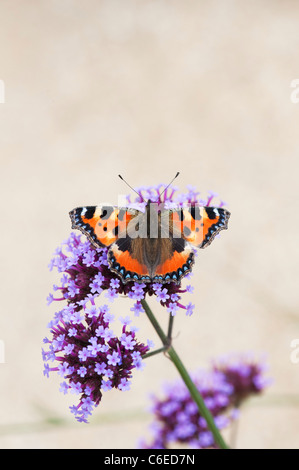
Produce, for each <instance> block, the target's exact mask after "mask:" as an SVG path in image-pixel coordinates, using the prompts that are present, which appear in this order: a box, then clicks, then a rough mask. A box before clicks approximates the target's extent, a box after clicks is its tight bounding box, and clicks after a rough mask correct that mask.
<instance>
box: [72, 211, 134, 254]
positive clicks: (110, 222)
mask: <svg viewBox="0 0 299 470" xmlns="http://www.w3.org/2000/svg"><path fill="white" fill-rule="evenodd" d="M138 213H139V211H138V210H136V209H128V208H121V207H116V206H108V205H107V206H106V205H105V206H104V205H103V206H86V207H77V208H75V209H73V210H72V211H70V213H69V215H70V218H71V221H72V228H74V229H78V230H81V232H82V233H84V235H86V236H87V238H88V239H89V241H90V242H91V243H92V245H93V246H95V247H103V246H106V247H108V246H110V245H111V244H112V243H114V242H115V241H116V240H117V239H118V238H119V237H121V236H122V234H123V233H125V232H126V228H127V225H128V223H129V222H130V220H132V219H133V218H134V217H136V215H137V214H138Z"/></svg>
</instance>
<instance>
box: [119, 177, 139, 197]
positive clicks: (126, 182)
mask: <svg viewBox="0 0 299 470" xmlns="http://www.w3.org/2000/svg"><path fill="white" fill-rule="evenodd" d="M118 177H119V178H120V179H121V180H122V181H123V182H124V183H126V185H127V186H129V188H131V189H132V191H134V192H135V193H136V194H138V196H139V197H141V198H142V200H143V202H145V200H144V199H143V197H142V194H139V193H138V191H136V189H134V188H132V186H130V185H129V183H127V182H126V180H124V179H123V177H122V176H121V175H118Z"/></svg>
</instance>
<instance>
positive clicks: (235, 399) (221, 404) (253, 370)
mask: <svg viewBox="0 0 299 470" xmlns="http://www.w3.org/2000/svg"><path fill="white" fill-rule="evenodd" d="M265 369H266V367H265V364H263V363H258V362H256V361H254V360H253V359H252V358H251V357H250V356H248V355H246V356H244V358H241V359H240V358H239V357H236V356H233V355H231V356H230V358H229V363H227V364H225V362H224V361H223V360H221V365H220V366H218V365H217V366H216V365H215V364H214V365H213V367H212V370H210V371H203V370H201V371H198V372H196V373H194V374H192V375H191V377H192V380H193V381H194V383H195V385H196V386H197V388H198V390H199V392H200V394H201V396H202V397H203V399H204V402H205V405H206V407H207V408H208V409H209V411H210V413H211V414H212V416H213V417H214V421H215V424H216V426H217V427H218V428H219V429H223V428H224V427H227V426H228V425H229V423H230V422H231V421H233V420H234V419H236V418H237V417H238V415H239V410H238V407H239V405H240V404H241V403H242V402H243V400H244V399H245V398H247V397H248V396H250V395H253V394H256V393H260V392H262V391H263V390H264V388H265V387H266V386H267V385H269V383H271V380H270V379H268V378H265V377H264V375H263V373H264V371H265ZM164 395H165V396H164V398H162V399H161V398H157V397H155V396H153V397H152V400H153V406H152V409H151V411H152V412H153V414H154V419H155V421H154V423H153V424H152V425H151V429H152V431H153V432H154V438H153V441H152V442H151V444H149V445H148V444H146V443H145V442H144V441H142V442H141V443H140V446H141V447H143V448H150V449H155V448H156V449H167V448H168V447H169V446H171V445H173V444H174V443H180V444H187V445H188V446H191V447H194V448H200V449H206V448H212V449H213V448H214V449H215V448H217V444H216V443H215V441H214V438H213V434H212V433H211V431H210V430H209V429H208V426H207V422H206V420H205V419H204V418H203V417H202V416H201V415H200V414H199V411H198V408H197V405H196V404H195V402H194V401H193V399H192V398H191V395H190V393H189V391H188V389H187V387H186V386H185V384H184V382H183V381H182V380H177V381H176V382H174V383H171V384H167V385H166V386H165V387H164Z"/></svg>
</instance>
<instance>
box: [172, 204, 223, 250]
mask: <svg viewBox="0 0 299 470" xmlns="http://www.w3.org/2000/svg"><path fill="white" fill-rule="evenodd" d="M229 217H230V213H229V212H228V211H227V210H226V209H224V208H223V207H209V206H200V205H198V204H192V205H189V206H187V207H182V208H179V209H176V210H171V211H170V225H172V226H173V232H174V236H176V237H182V238H183V239H184V240H186V241H187V242H189V243H191V244H192V245H195V246H197V247H199V248H205V247H207V246H208V245H210V243H211V242H212V241H213V239H214V238H215V236H216V235H217V234H218V233H219V232H220V230H225V229H227V224H228V220H229Z"/></svg>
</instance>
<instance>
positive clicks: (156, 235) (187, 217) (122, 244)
mask: <svg viewBox="0 0 299 470" xmlns="http://www.w3.org/2000/svg"><path fill="white" fill-rule="evenodd" d="M229 216H230V213H229V212H228V211H227V210H226V209H223V208H213V207H204V206H200V205H198V204H189V205H186V206H183V207H177V208H175V209H166V208H165V206H164V204H158V203H154V202H151V201H148V202H147V204H146V206H145V208H144V211H142V210H137V209H130V208H119V207H115V206H87V207H78V208H76V209H73V210H72V211H71V212H70V217H71V220H72V228H75V229H79V230H81V231H82V232H83V233H84V234H85V235H86V236H87V237H88V239H89V240H90V241H91V243H92V244H93V245H94V246H95V247H107V248H108V262H109V267H110V269H111V271H113V272H115V273H116V274H117V275H118V276H119V277H120V278H121V280H122V282H123V283H124V284H125V283H127V282H130V281H135V282H160V283H167V282H175V283H180V282H181V279H182V277H184V276H185V275H186V274H188V273H189V272H190V271H191V269H192V266H193V264H194V250H193V246H196V247H199V248H205V246H208V245H209V244H210V243H211V241H212V240H213V239H214V237H215V236H216V235H217V233H218V232H219V231H220V230H222V229H226V228H227V222H228V219H229Z"/></svg>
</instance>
